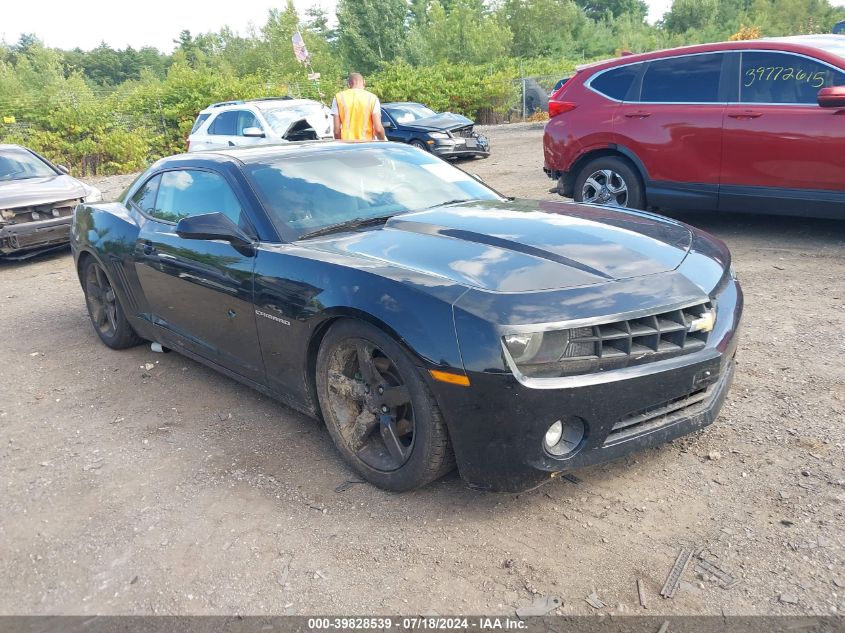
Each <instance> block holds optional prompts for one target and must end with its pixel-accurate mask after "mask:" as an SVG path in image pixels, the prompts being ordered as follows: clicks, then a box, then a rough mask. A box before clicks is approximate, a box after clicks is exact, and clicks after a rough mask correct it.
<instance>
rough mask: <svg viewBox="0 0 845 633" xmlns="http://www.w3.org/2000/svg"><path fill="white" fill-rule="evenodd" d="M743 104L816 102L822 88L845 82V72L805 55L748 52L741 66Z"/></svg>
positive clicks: (740, 97)
mask: <svg viewBox="0 0 845 633" xmlns="http://www.w3.org/2000/svg"><path fill="white" fill-rule="evenodd" d="M739 71H740V76H739V100H740V101H741V102H742V103H809V104H814V103H816V96H817V95H818V92H819V90H821V89H822V88H826V87H828V86H842V85H845V73H843V72H842V71H839V70H836V69H834V68H831V67H830V66H828V65H827V64H822V63H821V62H818V61H815V60H813V59H810V58H808V57H802V56H801V55H793V54H791V53H778V52H774V51H745V52H743V53H742V56H741V58H740V65H739Z"/></svg>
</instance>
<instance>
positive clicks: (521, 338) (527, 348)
mask: <svg viewBox="0 0 845 633" xmlns="http://www.w3.org/2000/svg"><path fill="white" fill-rule="evenodd" d="M504 341H505V346H506V347H507V348H508V352H510V355H511V358H513V362H515V363H516V364H517V365H518V366H520V367H522V366H524V365H545V364H547V363H556V362H557V361H559V360H560V358H561V357H562V356H563V355H564V353H565V352H566V346H567V344H568V343H569V330H553V331H550V332H530V333H526V334H508V335H507V336H505V337H504Z"/></svg>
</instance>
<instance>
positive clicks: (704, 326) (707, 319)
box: [687, 310, 716, 332]
mask: <svg viewBox="0 0 845 633" xmlns="http://www.w3.org/2000/svg"><path fill="white" fill-rule="evenodd" d="M715 324H716V311H715V310H710V311H709V312H705V313H704V314H702V315H701V316H700V317H698V318H697V319H693V320H692V321H691V322H690V324H689V326H688V327H687V331H688V332H709V331H711V330H712V329H713V326H714V325H715Z"/></svg>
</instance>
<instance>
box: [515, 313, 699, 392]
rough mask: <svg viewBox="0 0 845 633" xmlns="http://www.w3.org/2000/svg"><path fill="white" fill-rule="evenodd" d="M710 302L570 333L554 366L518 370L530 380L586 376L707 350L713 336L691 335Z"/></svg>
mask: <svg viewBox="0 0 845 633" xmlns="http://www.w3.org/2000/svg"><path fill="white" fill-rule="evenodd" d="M711 309H712V306H711V304H710V302H709V301H708V302H706V303H700V304H697V305H693V306H689V307H686V308H682V309H678V310H669V311H667V312H658V313H656V314H651V315H648V316H644V317H639V318H636V319H628V320H625V321H614V322H611V323H602V324H599V325H592V326H586V327H575V328H571V329H569V330H565V331H561V332H566V333H567V334H564V335H568V338H569V341H568V343H567V345H566V350H565V351H564V353H563V356H561V357H560V358H559V359H558V361H557V362H556V363H546V364H543V365H537V366H534V367H532V366H531V365H527V366H523V367H520V370H521V371H522V372H523V373H524V374H525V375H527V376H530V377H536V378H539V377H563V376H583V375H585V374H594V373H597V372H600V371H610V370H613V369H622V368H624V367H633V366H636V365H643V364H646V363H652V362H655V361H660V360H666V359H668V358H674V357H676V356H683V355H685V354H691V353H693V352H697V351H699V350H701V349H703V348H704V346H705V345H706V344H707V337H708V336H709V332H690V331H689V327H690V324H691V323H692V322H693V321H694V320H696V319H698V318H701V317H702V316H704V315H705V314H707V313H708V312H710V310H711Z"/></svg>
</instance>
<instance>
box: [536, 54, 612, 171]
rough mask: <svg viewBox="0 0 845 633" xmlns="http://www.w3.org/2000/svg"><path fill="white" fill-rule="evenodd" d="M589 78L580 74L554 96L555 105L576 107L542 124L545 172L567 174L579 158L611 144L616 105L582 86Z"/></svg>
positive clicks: (587, 74)
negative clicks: (570, 103)
mask: <svg viewBox="0 0 845 633" xmlns="http://www.w3.org/2000/svg"><path fill="white" fill-rule="evenodd" d="M591 75H592V73H589V72H586V71H585V72H582V73H580V74H579V75H577V76H576V77H574V78H572V79H570V80H569V81H568V82H567V83H566V84H564V86H563V87H562V88H561V89H560V91H558V93H557V94H556V95H555V100H556V101H571V102H573V103H575V104H576V106H575V109H574V110H570V111H569V112H565V113H563V114H559V115H558V116H556V117H554V118H552V119H549V122H548V123H546V128H545V132H544V134H543V155H544V160H545V166H546V168H547V169H550V170H554V171H564V172H566V171H570V170H571V168H572V165H573V164H574V163H575V161H576V160H578V158H579V157H580V156H582V155H583V154H585V153H587V152H590V151H592V150H595V149H602V148H606V147H609V146H610V144H611V143H613V117H614V114H615V113H616V110H617V109H618V107H619V104H618V103H617V102H615V101H612V100H610V99H607V98H605V97H602V96H601V95H598V94H597V93H595V92H593V91H592V90H590V89H588V88H587V87H586V86H584V81H585V80H586V79H588V78H589V77H590V76H591Z"/></svg>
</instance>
